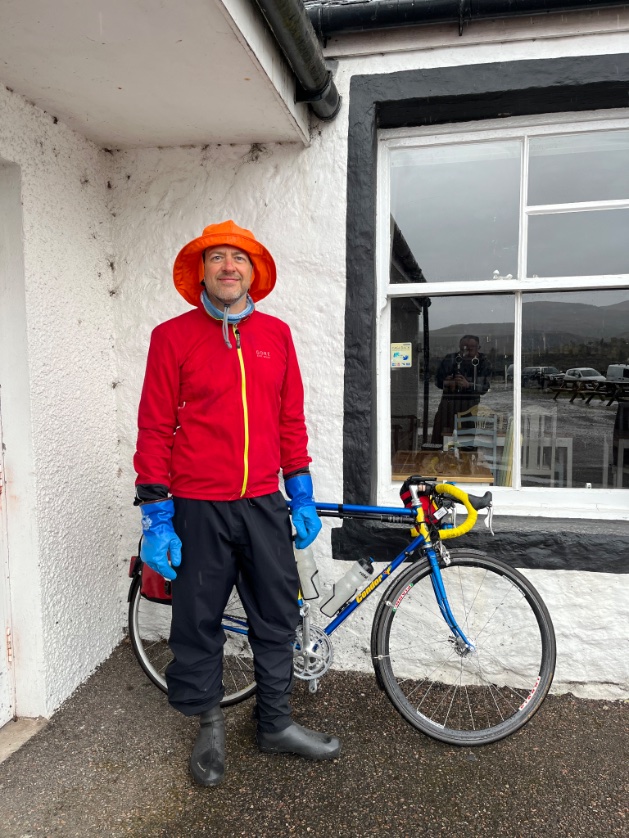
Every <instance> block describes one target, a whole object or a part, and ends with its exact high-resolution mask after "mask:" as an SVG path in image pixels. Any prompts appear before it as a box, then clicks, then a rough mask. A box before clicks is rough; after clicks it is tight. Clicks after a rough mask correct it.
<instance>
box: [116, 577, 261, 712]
mask: <svg viewBox="0 0 629 838" xmlns="http://www.w3.org/2000/svg"><path fill="white" fill-rule="evenodd" d="M140 582H141V579H140V576H139V575H138V576H136V577H135V579H134V580H133V582H132V584H131V592H130V598H129V636H130V638H131V645H132V647H133V651H134V652H135V655H136V657H137V659H138V662H139V664H140V666H141V667H142V669H143V670H144V672H145V673H146V675H147V676H148V677H149V678H150V680H151V681H152V682H153V683H154V684H155V686H157V687H159V689H160V690H162V691H163V692H167V687H166V677H165V672H166V667H167V666H168V664H169V663H170V661H171V660H172V657H173V656H172V653H171V651H170V648H169V646H168V635H169V634H170V620H171V607H170V605H168V604H164V603H158V602H151V601H150V600H148V599H146V598H145V597H143V596H141V594H140ZM222 625H223V630H224V632H225V645H224V647H223V685H224V687H225V695H224V698H223V700H222V701H221V705H222V706H223V707H228V706H229V705H231V704H237V703H238V702H239V701H244V700H245V699H246V698H249V697H250V696H251V695H253V693H254V692H255V689H256V685H255V678H254V674H253V654H252V652H251V648H250V646H249V642H248V640H247V636H246V631H247V618H246V616H245V613H244V609H243V607H242V603H241V602H240V598H239V597H238V594H237V593H236V591H235V590H234V591H233V592H232V594H231V596H230V598H229V602H228V603H227V606H226V608H225V615H224V617H223V622H222Z"/></svg>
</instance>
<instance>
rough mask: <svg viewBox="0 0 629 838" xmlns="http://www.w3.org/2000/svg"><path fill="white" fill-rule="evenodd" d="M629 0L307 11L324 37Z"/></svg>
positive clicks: (427, 3) (499, 0)
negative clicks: (343, 33) (342, 33)
mask: <svg viewBox="0 0 629 838" xmlns="http://www.w3.org/2000/svg"><path fill="white" fill-rule="evenodd" d="M626 5H627V0H366V2H362V3H361V2H353V3H347V2H345V3H338V4H337V3H334V2H330V3H308V5H307V12H308V17H309V18H310V21H311V22H312V25H313V26H314V29H315V31H316V33H317V34H318V35H319V36H320V37H321V38H327V37H329V36H330V35H335V34H339V33H341V32H360V31H364V30H368V29H389V28H392V27H400V26H420V25H421V24H426V23H458V24H459V34H462V32H463V25H464V23H466V22H469V21H472V20H482V19H483V18H504V17H515V16H516V15H534V14H545V13H546V14H548V13H551V12H568V11H577V10H586V11H589V10H591V9H602V8H610V7H613V6H626Z"/></svg>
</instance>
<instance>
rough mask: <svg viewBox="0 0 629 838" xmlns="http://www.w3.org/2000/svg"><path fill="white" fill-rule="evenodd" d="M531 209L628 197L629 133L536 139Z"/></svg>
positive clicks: (533, 142) (532, 150)
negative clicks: (535, 205)
mask: <svg viewBox="0 0 629 838" xmlns="http://www.w3.org/2000/svg"><path fill="white" fill-rule="evenodd" d="M529 148H530V152H529V154H530V157H529V191H528V203H529V206H531V205H534V204H565V203H578V202H580V201H606V200H617V199H622V198H628V197H629V131H597V132H590V133H587V134H568V135H566V136H563V137H533V138H531V141H530V146H529Z"/></svg>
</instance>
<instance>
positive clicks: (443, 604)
mask: <svg viewBox="0 0 629 838" xmlns="http://www.w3.org/2000/svg"><path fill="white" fill-rule="evenodd" d="M288 506H289V508H290V506H291V504H290V503H289V504H288ZM315 506H316V508H317V512H318V513H319V515H320V516H321V517H334V518H364V519H368V520H377V521H387V522H390V523H401V522H405V521H408V519H411V520H413V521H414V520H415V517H416V513H415V511H414V510H412V509H399V508H397V507H389V506H355V505H349V504H334V503H315ZM421 547H425V552H426V555H427V557H428V561H429V562H430V568H431V576H430V580H431V582H432V586H433V590H434V592H435V598H436V600H437V604H438V606H439V610H440V611H441V614H442V616H443V619H444V620H445V622H446V624H447V625H448V628H449V629H450V631H452V633H453V634H454V635H456V636H457V637H458V638H459V639H460V640H461V641H462V643H464V644H465V646H466V647H467V649H468V650H470V651H472V650H473V649H474V644H473V643H471V642H470V641H469V640H468V639H467V637H466V636H465V634H464V632H463V630H462V629H461V627H460V626H459V624H458V623H457V621H456V619H455V617H454V614H453V613H452V610H451V608H450V604H449V602H448V597H447V594H446V591H445V587H444V585H443V578H442V576H441V569H440V568H439V560H438V558H437V554H436V552H435V550H434V548H433V547H432V545H431V544H430V543H426V539H425V538H424V536H423V535H418V536H416V537H415V538H414V539H413V540H412V541H411V543H410V544H409V545H408V547H406V548H405V549H404V550H402V552H401V553H399V554H398V555H397V556H396V557H395V558H394V559H393V561H392V562H391V563H390V564H389V565H387V567H386V568H385V569H384V570H383V571H381V573H379V574H378V575H377V576H376V577H375V579H372V581H371V582H370V583H369V584H368V585H367V587H366V588H364V589H363V590H362V591H359V592H358V593H357V594H356V595H355V596H354V597H352V599H350V601H349V602H348V603H347V604H346V605H344V606H343V608H342V609H341V610H340V611H339V613H338V614H337V615H336V617H334V618H333V619H332V621H331V622H330V623H328V625H327V626H326V627H325V628H324V629H323V631H324V632H325V634H327V635H330V634H332V632H334V631H336V629H337V628H338V627H339V626H340V625H341V623H343V622H344V621H345V620H346V619H347V618H348V617H349V615H350V614H352V613H353V612H354V611H355V610H356V609H357V608H358V607H359V606H360V605H361V604H362V603H363V602H364V601H365V600H366V599H368V597H370V596H371V594H372V593H373V592H374V591H375V590H376V588H379V587H380V585H381V584H382V582H383V581H384V580H385V579H388V578H389V577H390V576H391V574H392V573H394V572H395V571H396V570H397V568H398V567H399V566H400V565H401V564H402V562H404V561H406V560H407V559H409V558H410V557H411V556H412V555H413V553H414V552H415V551H416V550H418V549H419V548H421ZM370 561H373V560H372V559H370Z"/></svg>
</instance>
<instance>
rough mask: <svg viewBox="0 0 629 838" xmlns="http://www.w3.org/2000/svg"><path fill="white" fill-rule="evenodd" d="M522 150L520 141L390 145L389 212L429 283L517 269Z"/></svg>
mask: <svg viewBox="0 0 629 838" xmlns="http://www.w3.org/2000/svg"><path fill="white" fill-rule="evenodd" d="M520 155H521V143H520V141H519V140H510V141H501V142H491V143H466V144H463V145H459V146H438V147H424V148H415V149H393V150H392V151H391V170H390V176H391V214H392V215H393V217H394V218H395V220H396V222H397V224H398V225H399V228H400V230H401V231H402V233H403V235H404V236H405V238H406V240H407V241H408V244H409V246H410V248H411V250H412V251H413V253H415V254H421V267H422V271H423V274H424V276H425V277H426V280H427V281H428V282H442V281H446V280H473V279H492V277H493V275H494V271H498V273H499V274H501V275H503V276H506V275H507V274H512V275H513V276H515V275H516V273H517V267H518V229H519V228H518V224H519V200H520ZM391 281H392V282H400V281H402V280H401V279H400V278H399V277H397V276H392V278H391Z"/></svg>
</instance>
